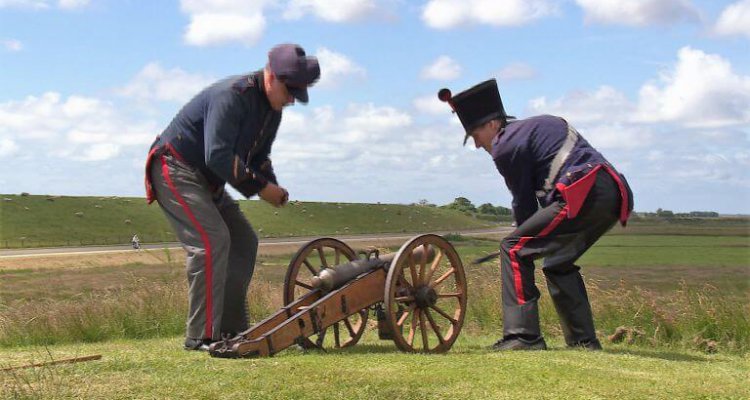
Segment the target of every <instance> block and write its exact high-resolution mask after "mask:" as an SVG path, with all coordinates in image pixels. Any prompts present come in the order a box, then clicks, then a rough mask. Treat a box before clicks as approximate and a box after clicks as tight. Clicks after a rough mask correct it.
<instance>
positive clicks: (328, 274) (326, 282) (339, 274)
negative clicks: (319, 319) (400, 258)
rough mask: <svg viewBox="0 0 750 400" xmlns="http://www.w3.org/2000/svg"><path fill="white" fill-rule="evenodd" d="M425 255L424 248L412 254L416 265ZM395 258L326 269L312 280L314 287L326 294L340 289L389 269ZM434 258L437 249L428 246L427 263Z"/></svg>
mask: <svg viewBox="0 0 750 400" xmlns="http://www.w3.org/2000/svg"><path fill="white" fill-rule="evenodd" d="M423 253H424V246H423V247H420V248H418V249H416V250H414V252H413V253H412V261H413V262H414V263H415V264H416V263H420V262H421V261H422V257H423ZM395 257H396V253H390V254H385V255H382V256H379V257H377V258H371V259H358V260H354V261H350V262H348V263H346V264H341V265H337V266H334V267H333V268H325V269H323V270H322V271H320V273H318V275H317V276H314V277H313V278H312V287H313V288H314V289H320V290H322V291H324V292H329V291H331V290H333V289H338V288H340V287H341V286H344V284H346V283H347V282H349V281H351V280H352V279H354V278H356V277H357V276H359V275H361V274H363V273H365V272H369V271H372V270H374V269H376V268H381V267H383V268H387V267H388V265H390V263H391V261H393V259H394V258H395ZM434 258H435V249H433V248H432V247H431V246H427V261H428V262H430V261H432V260H433V259H434Z"/></svg>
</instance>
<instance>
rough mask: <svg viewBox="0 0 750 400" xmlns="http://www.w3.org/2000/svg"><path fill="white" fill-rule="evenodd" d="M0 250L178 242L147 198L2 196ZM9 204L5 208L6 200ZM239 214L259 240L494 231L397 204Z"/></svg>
mask: <svg viewBox="0 0 750 400" xmlns="http://www.w3.org/2000/svg"><path fill="white" fill-rule="evenodd" d="M0 198H2V201H0V221H2V225H1V226H0V247H5V248H8V247H10V248H17V247H44V246H80V245H103V244H117V243H130V239H131V237H132V236H133V234H136V233H137V234H138V236H139V237H140V239H141V240H142V241H143V242H172V241H175V240H176V239H175V237H174V234H173V232H172V229H171V227H170V226H169V223H168V222H167V220H166V218H165V217H164V215H163V213H162V212H161V210H160V209H159V207H158V205H156V204H153V205H151V206H148V205H147V204H146V201H145V200H144V199H143V198H137V197H136V198H120V197H68V196H18V195H0ZM6 199H7V200H6ZM239 204H240V208H241V209H242V211H243V212H244V213H245V216H246V217H247V219H248V220H249V221H250V223H251V224H252V225H253V226H254V227H255V229H256V231H257V232H258V234H259V235H260V236H261V237H288V236H308V235H336V234H339V235H344V234H359V233H378V232H427V231H444V230H465V229H474V228H489V227H493V226H496V224H493V223H490V222H487V221H482V220H479V219H476V218H473V217H471V216H468V215H465V214H463V213H461V212H458V211H455V210H448V209H442V208H436V207H423V206H409V205H399V204H363V203H359V204H352V203H314V202H296V201H293V202H291V203H290V204H289V205H287V206H286V207H283V208H278V209H277V208H274V207H272V206H270V205H268V204H267V203H265V202H263V201H257V200H242V201H239Z"/></svg>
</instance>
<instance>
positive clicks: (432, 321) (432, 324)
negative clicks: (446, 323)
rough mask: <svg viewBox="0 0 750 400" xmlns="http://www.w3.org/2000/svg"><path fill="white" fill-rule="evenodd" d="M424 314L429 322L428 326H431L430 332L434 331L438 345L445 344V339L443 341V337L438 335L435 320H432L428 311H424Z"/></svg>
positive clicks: (438, 329) (438, 328) (438, 330)
mask: <svg viewBox="0 0 750 400" xmlns="http://www.w3.org/2000/svg"><path fill="white" fill-rule="evenodd" d="M424 314H425V315H426V316H427V320H428V321H430V326H432V330H433V331H435V335H437V338H438V341H439V342H440V344H443V343H445V339H443V335H442V334H441V333H440V327H438V325H437V324H436V323H435V319H433V318H432V314H430V310H428V309H425V310H424Z"/></svg>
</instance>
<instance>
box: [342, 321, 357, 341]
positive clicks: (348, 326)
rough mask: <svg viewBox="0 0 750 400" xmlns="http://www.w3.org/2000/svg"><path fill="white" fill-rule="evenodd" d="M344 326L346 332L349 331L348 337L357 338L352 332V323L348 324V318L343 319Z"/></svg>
mask: <svg viewBox="0 0 750 400" xmlns="http://www.w3.org/2000/svg"><path fill="white" fill-rule="evenodd" d="M344 326H346V330H347V331H349V335H350V336H351V337H355V336H357V334H356V333H355V332H354V327H353V326H352V323H351V322H349V318H344Z"/></svg>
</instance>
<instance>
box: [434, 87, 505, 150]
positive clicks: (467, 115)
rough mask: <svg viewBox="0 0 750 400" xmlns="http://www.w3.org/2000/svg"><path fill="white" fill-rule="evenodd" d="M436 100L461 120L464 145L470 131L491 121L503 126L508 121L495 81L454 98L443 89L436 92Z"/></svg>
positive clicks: (471, 88)
mask: <svg viewBox="0 0 750 400" xmlns="http://www.w3.org/2000/svg"><path fill="white" fill-rule="evenodd" d="M438 98H439V99H440V100H441V101H444V102H446V103H448V104H449V105H450V106H451V108H453V111H454V112H455V113H456V114H458V119H459V120H461V125H463V126H464V130H466V136H465V137H464V145H466V141H467V140H468V139H469V134H470V133H471V131H473V130H474V129H476V128H478V127H480V126H482V124H484V123H487V122H488V121H491V120H493V119H500V120H502V121H503V125H505V123H506V122H507V119H508V115H507V114H506V113H505V109H504V108H503V101H502V100H501V99H500V92H499V90H498V89H497V81H496V80H495V79H490V80H487V81H484V82H482V83H480V84H478V85H475V86H472V87H470V88H469V89H466V90H464V91H463V92H461V93H459V94H457V95H455V96H452V95H451V91H450V89H447V88H443V89H440V91H439V92H438Z"/></svg>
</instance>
